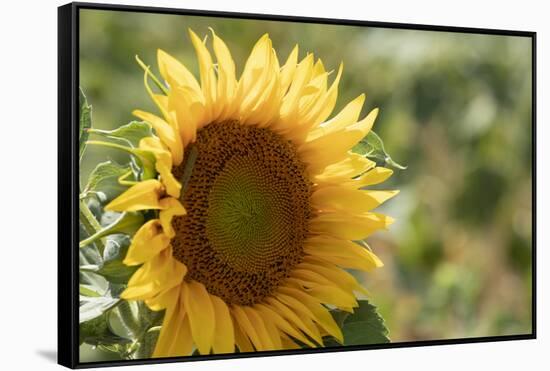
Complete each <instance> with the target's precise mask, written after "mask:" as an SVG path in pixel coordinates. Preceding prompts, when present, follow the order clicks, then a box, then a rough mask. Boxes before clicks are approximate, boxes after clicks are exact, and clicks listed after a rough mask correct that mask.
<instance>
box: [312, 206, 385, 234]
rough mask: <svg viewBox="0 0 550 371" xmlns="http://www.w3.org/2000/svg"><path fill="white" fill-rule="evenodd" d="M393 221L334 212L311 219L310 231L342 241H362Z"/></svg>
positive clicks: (370, 214) (377, 215)
mask: <svg viewBox="0 0 550 371" xmlns="http://www.w3.org/2000/svg"><path fill="white" fill-rule="evenodd" d="M393 221H394V220H393V218H391V217H389V216H386V215H382V214H378V213H372V212H368V213H365V214H347V213H343V212H334V213H327V214H321V215H318V216H316V217H315V218H313V219H312V220H311V222H310V229H311V231H312V232H315V233H323V234H329V235H331V236H334V237H338V238H342V239H348V240H362V239H365V237H367V236H369V235H371V234H372V233H373V232H376V231H377V230H380V229H386V228H387V227H388V226H389V225H390V224H392V223H393Z"/></svg>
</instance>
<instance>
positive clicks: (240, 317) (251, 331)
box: [232, 305, 264, 350]
mask: <svg viewBox="0 0 550 371" xmlns="http://www.w3.org/2000/svg"><path fill="white" fill-rule="evenodd" d="M232 313H233V316H234V317H235V319H236V320H237V323H238V325H239V327H240V328H241V330H242V331H243V334H244V335H245V336H247V337H248V338H249V339H250V341H252V344H253V345H254V347H255V348H256V350H263V349H264V345H263V343H262V341H261V340H260V336H259V335H258V332H257V329H256V328H255V327H254V325H253V324H252V322H251V321H250V319H249V318H248V315H247V314H246V312H245V311H244V310H243V308H242V307H241V306H239V305H235V306H233V307H232Z"/></svg>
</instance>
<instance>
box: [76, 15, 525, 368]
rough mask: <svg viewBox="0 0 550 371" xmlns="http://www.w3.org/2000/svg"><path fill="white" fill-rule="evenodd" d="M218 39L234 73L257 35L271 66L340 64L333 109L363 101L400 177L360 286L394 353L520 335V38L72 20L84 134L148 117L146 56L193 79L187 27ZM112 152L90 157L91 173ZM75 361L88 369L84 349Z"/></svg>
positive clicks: (181, 20)
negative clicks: (433, 342) (307, 61)
mask: <svg viewBox="0 0 550 371" xmlns="http://www.w3.org/2000/svg"><path fill="white" fill-rule="evenodd" d="M189 27H190V28H192V29H193V30H194V31H195V32H197V34H199V35H207V34H208V33H209V31H208V27H212V28H213V29H214V30H215V31H216V33H217V34H218V35H219V36H221V37H222V38H224V40H225V41H226V43H227V44H228V46H229V47H230V49H231V52H232V54H233V57H234V59H235V62H236V65H237V70H238V72H240V71H242V68H243V66H244V62H245V61H246V57H247V56H248V53H249V52H250V50H251V48H252V46H253V45H254V43H255V41H256V40H257V39H258V38H259V37H260V36H261V35H262V34H264V33H266V32H268V33H269V34H270V37H271V38H272V40H273V45H274V47H275V48H276V50H277V53H278V55H279V58H280V60H281V61H283V60H284V59H286V56H287V55H288V53H289V52H290V50H291V49H292V47H293V46H294V45H295V44H299V45H300V55H301V56H302V57H303V56H304V55H305V53H306V52H314V53H315V55H316V56H318V57H320V58H322V59H323V62H324V64H325V66H327V68H332V69H335V68H337V66H338V64H339V63H340V62H341V61H343V62H344V76H343V78H342V82H341V84H340V94H339V99H338V104H337V107H336V109H340V108H342V107H343V106H344V105H345V103H347V102H348V101H349V100H351V99H353V98H354V97H356V96H357V95H359V94H361V93H363V92H366V93H367V100H366V104H365V108H364V112H363V114H366V113H367V112H368V111H370V110H371V109H372V108H374V107H380V109H381V112H380V115H379V117H378V120H377V122H376V124H375V130H376V131H377V132H378V133H379V134H380V136H381V137H382V138H383V140H384V142H385V146H386V148H387V149H388V151H389V152H390V153H391V154H392V157H393V158H394V159H395V160H396V161H398V162H400V163H403V164H405V165H407V166H408V169H407V170H405V171H397V172H396V174H395V175H394V176H393V177H392V178H391V179H390V180H389V181H388V182H386V183H385V184H384V185H383V186H384V187H387V188H396V189H400V190H401V193H400V194H399V195H398V196H397V197H396V198H394V199H393V200H391V201H389V202H388V204H387V205H384V206H383V208H382V209H383V212H385V213H388V214H389V215H392V216H393V217H395V218H396V219H397V222H396V223H395V224H394V225H393V226H392V227H391V228H390V231H389V232H386V233H378V234H376V235H374V236H373V237H371V238H370V239H369V243H370V245H371V246H372V247H373V249H374V251H375V252H376V253H377V254H378V255H379V256H380V257H381V258H382V260H383V261H384V263H385V267H384V268H382V269H379V270H377V271H375V272H373V273H370V274H365V275H363V276H362V279H363V280H364V282H365V285H366V286H367V288H368V289H369V291H370V292H371V294H372V297H371V298H370V300H371V301H372V302H373V303H374V304H375V305H377V306H378V308H379V311H380V313H381V314H382V315H383V317H384V318H385V320H386V322H387V325H388V328H389V329H390V337H391V339H392V341H394V342H395V341H413V340H418V339H422V340H426V339H448V338H462V337H472V336H491V335H505V334H524V333H530V332H531V295H532V291H531V269H532V267H531V256H532V235H531V230H532V220H531V214H532V202H531V197H532V191H531V189H532V177H531V174H532V168H531V151H532V143H531V134H532V132H531V115H532V112H531V100H532V97H531V77H532V76H531V73H532V71H531V62H532V61H531V41H530V39H528V38H521V37H509V36H495V35H477V34H460V33H450V32H433V31H413V30H398V29H383V28H370V27H352V26H340V25H319V24H304V23H294V22H284V23H281V22H268V21H256V20H236V19H223V18H212V17H195V16H193V17H191V16H176V15H158V14H143V13H122V12H107V11H97V10H83V11H81V16H80V28H81V29H80V78H81V81H80V84H81V86H82V87H83V88H84V89H85V91H86V94H87V96H88V100H89V102H91V103H92V105H93V109H94V111H93V112H94V125H95V127H96V128H99V129H113V128H115V127H117V126H119V125H122V124H125V123H127V122H129V121H131V120H132V119H133V118H132V116H131V111H132V110H133V109H134V108H138V107H139V108H141V109H144V110H150V111H152V112H155V108H154V106H153V104H152V103H151V102H150V100H149V98H148V96H147V94H146V92H145V89H144V88H143V72H142V70H141V69H140V68H139V67H138V65H137V64H136V62H135V60H134V56H135V55H136V54H139V56H140V57H141V58H142V59H143V60H144V61H145V62H146V63H147V64H150V65H151V66H152V67H153V70H154V71H157V68H156V50H157V48H162V49H164V50H165V51H167V52H169V53H171V54H172V55H174V56H175V57H177V58H178V59H180V60H181V61H182V62H183V63H185V64H186V65H187V66H188V67H189V68H190V70H191V71H192V72H194V73H197V72H198V66H197V63H196V60H195V54H194V51H193V49H192V47H191V43H190V41H189V39H188V37H187V28H189ZM106 156H107V157H112V158H114V159H117V156H119V154H118V153H115V152H112V153H111V152H106V151H105V149H98V148H89V149H88V151H87V153H86V158H85V161H84V163H83V164H82V169H81V174H82V176H83V177H86V176H87V174H88V173H89V171H90V170H91V168H93V166H95V164H97V163H98V162H100V161H104V160H105V159H106ZM83 357H84V359H87V357H88V358H89V357H95V355H94V354H93V352H92V353H90V352H89V351H86V352H84V353H83Z"/></svg>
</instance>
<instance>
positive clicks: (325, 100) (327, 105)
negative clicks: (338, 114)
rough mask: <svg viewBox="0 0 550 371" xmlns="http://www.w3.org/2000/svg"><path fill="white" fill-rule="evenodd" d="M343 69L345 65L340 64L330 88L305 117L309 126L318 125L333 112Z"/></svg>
mask: <svg viewBox="0 0 550 371" xmlns="http://www.w3.org/2000/svg"><path fill="white" fill-rule="evenodd" d="M343 69H344V65H343V64H340V67H339V68H338V73H337V75H336V78H335V79H334V81H333V83H332V85H331V86H330V88H329V90H328V91H327V92H326V94H324V95H323V96H322V97H321V98H320V99H318V100H317V102H316V104H315V106H314V107H313V108H312V109H311V111H310V112H309V114H308V115H307V116H305V117H304V122H306V123H307V126H308V128H311V127H314V126H317V124H319V123H320V122H323V121H325V119H326V118H327V117H328V116H329V115H330V114H331V113H332V110H333V109H334V106H335V105H336V99H337V98H338V84H339V83H340V78H341V77H342V71H343Z"/></svg>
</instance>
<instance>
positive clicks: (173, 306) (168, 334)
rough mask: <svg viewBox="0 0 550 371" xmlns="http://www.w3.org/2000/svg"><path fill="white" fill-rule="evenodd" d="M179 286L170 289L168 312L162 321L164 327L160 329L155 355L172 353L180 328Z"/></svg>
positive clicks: (160, 355)
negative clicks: (171, 348)
mask: <svg viewBox="0 0 550 371" xmlns="http://www.w3.org/2000/svg"><path fill="white" fill-rule="evenodd" d="M179 295H180V294H179V287H174V288H173V289H172V290H170V295H169V296H168V297H169V302H168V305H167V307H166V314H165V315H164V319H163V321H162V328H161V330H160V334H159V338H158V340H157V344H156V345H155V351H154V352H153V357H155V358H158V357H168V356H169V355H170V347H171V346H172V343H173V341H174V337H175V335H176V333H177V331H178V330H179V327H180V326H179V324H180V316H179V313H178V312H179Z"/></svg>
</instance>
